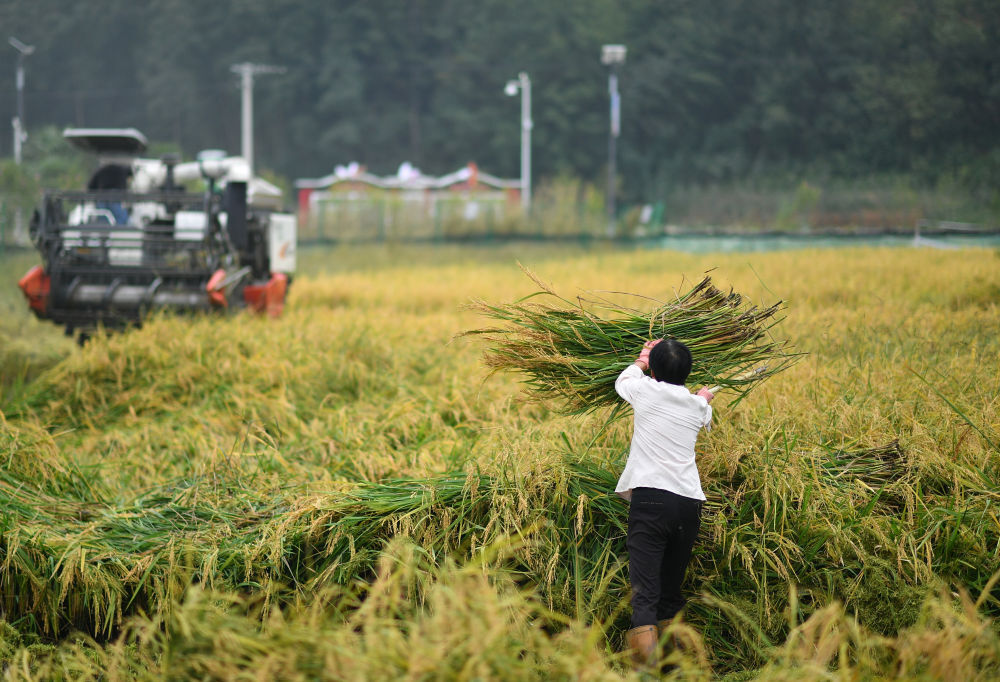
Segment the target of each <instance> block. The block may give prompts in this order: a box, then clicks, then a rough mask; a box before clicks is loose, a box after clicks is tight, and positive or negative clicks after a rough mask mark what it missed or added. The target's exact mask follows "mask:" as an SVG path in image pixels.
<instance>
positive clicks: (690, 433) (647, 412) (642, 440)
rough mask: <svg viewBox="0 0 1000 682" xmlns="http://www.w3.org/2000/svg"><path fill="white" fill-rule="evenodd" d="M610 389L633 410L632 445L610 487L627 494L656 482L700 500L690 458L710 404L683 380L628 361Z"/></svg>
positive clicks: (707, 423) (707, 425)
mask: <svg viewBox="0 0 1000 682" xmlns="http://www.w3.org/2000/svg"><path fill="white" fill-rule="evenodd" d="M615 390H616V391H617V392H618V395H620V396H621V397H622V398H624V399H625V400H626V401H627V402H628V403H629V404H630V405H631V406H632V411H633V412H634V414H635V426H634V427H633V431H632V447H631V449H630V450H629V453H628V461H626V462H625V470H624V471H623V472H622V475H621V478H619V479H618V485H617V487H615V492H616V493H618V494H619V495H621V496H622V497H624V498H625V499H626V500H629V499H631V497H632V488H658V489H661V490H669V491H670V492H672V493H676V494H678V495H683V496H684V497H690V498H693V499H696V500H704V499H705V493H704V492H702V490H701V478H700V477H699V476H698V466H697V464H695V459H694V444H695V441H696V440H697V439H698V432H699V431H701V429H702V428H703V427H704V428H711V426H712V407H711V406H710V405H709V404H708V401H707V400H705V399H704V398H702V397H701V396H700V395H695V394H693V393H691V392H690V391H689V390H687V389H686V388H685V387H683V386H678V385H676V384H668V383H666V382H665V381H657V380H656V379H653V378H652V377H648V376H646V375H645V374H644V373H643V371H642V370H641V369H639V366H638V365H630V366H629V367H628V368H626V369H625V370H624V371H623V372H622V373H621V374H619V375H618V379H617V380H615Z"/></svg>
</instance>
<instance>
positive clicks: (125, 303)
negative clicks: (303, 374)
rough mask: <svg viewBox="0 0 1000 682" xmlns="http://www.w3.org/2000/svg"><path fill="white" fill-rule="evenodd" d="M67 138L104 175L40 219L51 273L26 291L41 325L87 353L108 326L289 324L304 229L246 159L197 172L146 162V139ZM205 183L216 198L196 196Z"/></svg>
mask: <svg viewBox="0 0 1000 682" xmlns="http://www.w3.org/2000/svg"><path fill="white" fill-rule="evenodd" d="M63 135H64V137H65V138H66V139H67V140H69V141H70V142H71V143H73V144H74V145H75V146H76V147H77V148H79V149H82V150H84V151H88V152H92V153H95V154H96V155H97V157H98V164H99V165H98V169H97V171H96V172H95V173H94V174H93V176H92V177H91V179H90V182H89V183H88V189H87V190H86V191H83V192H64V191H47V192H45V194H44V197H43V201H42V205H41V206H40V208H39V209H38V210H37V211H36V212H35V215H34V217H33V218H32V223H31V237H32V241H33V242H34V244H35V246H36V248H37V249H38V250H39V252H40V253H41V256H42V263H43V265H36V266H34V267H33V268H31V270H29V271H28V273H27V274H26V275H25V276H24V277H22V278H21V280H20V283H19V284H20V287H21V290H22V291H23V292H24V295H25V296H26V297H27V299H28V305H29V306H30V307H31V309H32V310H33V311H34V313H35V315H37V316H38V317H39V318H41V319H47V320H51V321H52V322H54V323H55V324H59V325H65V327H66V334H67V335H70V336H73V335H79V336H78V338H79V339H80V341H81V343H82V342H83V341H85V340H86V339H87V338H88V337H89V335H90V333H91V332H93V331H94V330H95V329H97V328H98V327H99V326H102V327H105V328H107V329H121V328H123V327H126V326H129V325H139V324H141V322H142V319H143V317H144V316H145V315H146V314H147V313H148V312H149V311H151V310H157V309H168V310H175V311H213V310H215V311H222V310H227V309H232V308H240V307H246V308H249V309H251V310H254V311H257V312H261V313H267V314H268V315H271V316H275V317H276V316H278V315H280V314H281V310H282V308H283V307H284V301H285V293H286V291H287V287H288V285H289V282H290V278H291V275H292V273H293V272H294V270H295V239H296V237H295V230H296V227H295V218H294V216H292V215H291V214H287V213H281V212H279V211H280V208H281V205H280V204H281V191H280V190H279V189H278V188H276V187H274V186H273V185H271V184H270V183H267V182H265V181H263V180H261V179H259V178H253V177H251V175H250V169H249V167H248V165H247V163H246V161H245V160H244V159H242V158H240V157H226V156H225V154H224V153H223V152H221V151H218V150H208V151H206V152H202V153H201V154H199V155H198V161H194V162H189V163H179V159H177V158H176V157H171V156H165V157H163V158H162V159H144V158H140V157H139V155H140V154H141V153H142V152H143V151H144V150H145V149H146V139H145V137H144V136H143V135H142V133H140V132H139V131H138V130H135V129H134V128H127V129H104V128H99V129H98V128H91V129H79V128H78V129H73V128H70V129H67V130H66V131H64V133H63ZM193 181H203V183H204V185H205V191H204V192H189V191H187V190H186V189H185V188H184V184H185V183H188V184H190V183H192V182H193Z"/></svg>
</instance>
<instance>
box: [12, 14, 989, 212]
mask: <svg viewBox="0 0 1000 682" xmlns="http://www.w3.org/2000/svg"><path fill="white" fill-rule="evenodd" d="M0 23H2V24H3V25H4V26H6V27H8V30H9V32H10V33H11V34H14V35H17V36H20V37H21V38H22V39H23V40H26V41H27V42H30V43H32V44H34V45H35V46H36V51H35V53H34V54H33V55H32V56H31V57H30V58H28V59H27V60H26V68H27V70H28V80H27V92H26V118H27V121H28V125H29V132H30V133H31V134H32V138H34V137H35V136H36V135H37V134H38V131H39V129H40V128H41V127H43V126H45V125H56V126H60V127H61V126H63V125H69V124H73V125H87V126H125V125H131V126H136V127H138V128H140V129H142V130H143V131H144V132H145V133H146V134H147V136H149V138H150V139H157V140H170V141H176V143H177V144H179V145H180V146H181V148H182V149H184V151H185V153H186V155H187V156H188V157H192V156H193V155H194V154H195V153H196V152H197V151H198V150H199V149H202V148H207V147H214V148H225V149H228V150H230V151H235V150H236V149H238V148H239V124H238V121H239V97H238V93H237V92H236V89H235V88H234V84H235V76H234V75H233V74H232V73H230V70H229V69H230V66H231V65H232V64H234V63H237V62H242V61H247V60H250V61H255V62H262V63H272V64H278V65H282V66H285V67H287V71H286V72H285V73H283V74H280V75H266V76H261V77H260V78H259V79H258V80H257V84H256V87H255V102H256V109H255V117H256V130H255V136H256V142H257V157H258V159H260V160H261V161H263V165H266V166H267V167H270V168H273V169H274V170H275V172H277V173H278V174H280V175H282V176H285V177H289V178H295V177H315V176H317V175H320V174H325V173H328V172H329V171H330V170H331V168H332V167H333V166H334V165H335V164H337V163H346V162H348V161H351V160H357V161H359V162H361V163H362V164H365V165H367V166H368V167H369V168H370V169H371V170H373V171H375V172H378V173H389V172H392V171H394V170H395V169H396V168H397V167H398V165H399V164H400V163H401V162H402V161H404V160H408V161H411V162H412V163H414V164H416V165H417V166H419V167H420V168H422V169H424V170H426V171H427V172H429V173H434V174H440V173H443V172H448V171H451V170H452V169H454V168H456V167H459V166H461V165H463V164H465V163H466V162H468V161H469V160H475V161H476V162H478V163H479V165H480V167H481V168H483V169H486V170H488V171H490V172H492V173H496V174H498V175H502V176H507V177H510V176H515V175H516V174H517V170H518V136H519V125H518V123H519V107H518V102H517V101H516V99H515V98H506V97H504V95H503V94H502V88H503V85H504V83H505V82H506V81H507V80H508V79H510V78H512V77H515V76H516V74H517V73H518V72H519V71H522V70H524V71H527V72H528V73H529V74H530V75H531V77H532V81H533V83H534V91H533V93H534V106H533V119H534V123H535V127H534V131H533V147H534V177H535V178H536V179H539V180H541V179H544V178H553V177H557V176H560V175H570V176H575V177H579V178H582V179H583V180H584V181H586V182H598V183H600V184H602V185H603V178H604V173H605V169H606V163H607V151H606V150H607V127H608V101H607V90H606V88H607V72H606V69H605V67H603V66H602V65H601V64H600V62H599V54H600V46H601V44H603V43H608V42H621V43H624V44H626V45H627V46H628V48H629V52H628V61H627V63H626V64H625V65H624V67H623V68H622V69H621V74H620V79H621V90H622V98H623V99H622V101H623V104H622V116H623V123H622V137H621V139H620V140H619V156H620V158H619V169H620V175H621V185H622V194H623V199H625V201H626V202H636V203H638V202H643V203H645V202H649V201H663V200H664V199H665V198H666V197H667V195H668V194H670V193H671V192H672V191H673V190H674V188H676V187H678V186H691V185H696V186H701V185H705V184H716V183H723V184H725V183H733V182H746V181H752V180H754V179H758V178H761V177H774V176H781V175H786V176H787V175H792V176H801V175H810V176H820V175H829V176H831V177H833V178H851V177H868V176H870V175H885V174H901V175H910V176H912V177H913V178H914V179H915V180H916V181H917V182H918V183H919V184H920V186H921V187H929V186H933V185H934V184H935V182H936V181H937V180H938V179H939V178H942V177H949V176H954V178H955V179H956V181H957V182H958V183H959V185H960V186H961V187H962V188H963V190H965V191H974V192H976V193H979V194H981V197H980V200H979V201H980V205H981V206H984V205H992V206H994V208H993V215H994V216H995V215H997V210H996V208H995V204H996V202H997V195H996V190H995V188H996V187H997V186H998V185H1000V164H998V162H997V159H998V154H1000V151H998V149H1000V146H998V145H1000V138H998V132H997V126H996V125H995V122H996V120H997V117H998V112H1000V91H998V89H997V88H996V80H997V79H996V74H995V68H994V65H995V62H996V47H995V46H996V45H997V43H998V42H1000V15H998V13H997V12H996V8H995V6H994V3H992V2H991V0H943V1H941V2H934V3H915V2H912V1H911V0H890V1H888V2H881V1H877V0H836V1H834V2H826V3H812V4H803V3H801V2H798V1H797V0H755V1H754V2H743V1H741V0H721V1H719V2H713V3H686V2H680V1H679V0H666V1H661V0H632V1H630V2H627V3H624V4H622V3H610V2H607V0H585V1H578V2H573V3H570V4H568V5H567V4H566V3H554V2H529V1H528V0H513V1H512V0H489V1H487V2H480V3H474V4H469V3H462V2H457V1H455V0H448V1H446V2H427V1H426V0H417V1H414V2H409V3H405V4H400V3H398V2H393V1H392V0H374V1H371V2H361V3H359V2H349V1H347V0H337V1H335V2H328V3H306V4H303V3H301V2H297V1H295V0H280V1H278V2H268V3H265V2H262V1H260V0H254V1H250V2H247V1H240V2H236V1H235V0H222V1H221V2H215V3H212V4H211V5H210V6H206V7H199V10H198V12H190V11H187V10H186V9H185V7H184V6H183V3H180V4H178V3H177V2H173V1H171V0H155V1H154V2H148V3H130V2H126V1H125V0H100V2H98V4H97V5H88V6H83V5H75V6H69V7H67V6H66V4H65V3H64V2H62V0H14V1H13V2H7V3H5V4H4V5H3V7H2V8H0ZM80 36H85V37H86V38H85V39H83V40H81V39H80ZM11 71H12V70H11V69H3V70H0V91H2V92H7V93H12V92H13V91H14V88H13V82H12V78H13V74H12V72H11ZM6 101H7V102H8V103H9V104H8V106H7V111H8V112H9V113H13V112H12V107H13V98H7V100H6ZM0 113H2V111H0ZM8 118H9V116H4V117H3V120H7V119H8ZM8 139H9V138H7V137H4V138H0V144H3V145H7V144H9V143H8V142H7V140H8ZM796 184H798V179H796V180H795V181H794V182H793V183H790V186H795V185H796Z"/></svg>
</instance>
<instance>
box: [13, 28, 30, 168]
mask: <svg viewBox="0 0 1000 682" xmlns="http://www.w3.org/2000/svg"><path fill="white" fill-rule="evenodd" d="M7 42H9V43H10V45H11V47H13V48H14V49H15V50H17V81H16V83H17V115H16V116H14V119H13V120H12V121H11V126H13V128H14V163H16V164H18V165H20V163H21V145H22V144H24V142H25V141H26V140H27V139H28V131H27V129H26V128H25V125H24V58H25V57H28V56H30V55H31V53H32V52H34V51H35V46H34V45H25V44H24V43H22V42H21V41H20V40H18V39H17V38H15V37H14V36H11V37H10V38H9V39H8V41H7Z"/></svg>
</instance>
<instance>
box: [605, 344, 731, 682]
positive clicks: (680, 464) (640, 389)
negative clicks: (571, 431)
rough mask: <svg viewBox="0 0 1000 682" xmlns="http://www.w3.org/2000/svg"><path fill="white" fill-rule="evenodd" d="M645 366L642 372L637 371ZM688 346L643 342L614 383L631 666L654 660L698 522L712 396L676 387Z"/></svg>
mask: <svg viewBox="0 0 1000 682" xmlns="http://www.w3.org/2000/svg"><path fill="white" fill-rule="evenodd" d="M646 369H649V370H650V376H646V375H645V374H644V372H645V371H646ZM690 372H691V351H690V350H688V348H687V346H685V345H684V344H683V343H681V342H680V341H677V340H675V339H666V340H663V339H657V340H655V341H647V342H646V344H645V345H644V346H643V349H642V352H641V353H640V354H639V358H638V359H637V360H636V361H635V363H634V364H632V365H630V366H629V367H627V368H626V369H625V370H624V371H623V372H622V373H621V374H620V375H619V376H618V379H617V380H616V381H615V390H616V391H617V392H618V395H620V396H621V397H622V398H624V399H625V400H626V401H627V402H628V403H629V404H630V405H631V406H632V410H633V413H634V420H635V425H634V427H633V432H632V447H631V449H630V451H629V455H628V461H627V462H626V463H625V470H624V471H623V472H622V475H621V478H620V479H619V480H618V486H617V487H616V488H615V492H617V493H618V494H619V495H621V496H622V497H623V498H625V500H627V501H628V502H629V512H628V537H627V546H628V563H629V582H630V583H631V584H632V628H631V629H630V630H629V631H628V632H626V633H625V638H626V642H627V644H628V648H629V650H630V653H631V657H632V662H633V665H635V666H636V667H637V668H644V667H649V666H651V665H653V664H654V663H655V661H656V660H657V658H658V656H657V641H658V640H659V636H660V635H662V633H663V631H664V630H665V629H666V627H667V625H669V623H670V621H671V619H672V618H673V617H674V616H675V615H676V614H677V612H678V611H680V610H681V608H683V606H684V597H683V596H681V582H682V581H683V580H684V571H685V570H686V569H687V565H688V561H689V560H690V558H691V548H692V546H693V545H694V541H695V538H696V537H697V536H698V528H699V526H700V524H701V505H702V502H703V501H704V499H705V494H704V493H703V492H702V490H701V480H700V478H699V477H698V467H697V465H696V464H695V453H694V444H695V441H696V440H697V438H698V432H699V431H700V430H701V429H702V428H703V427H704V428H706V429H709V428H711V425H712V408H711V407H710V406H709V403H710V402H711V400H712V398H713V397H714V396H713V395H712V393H711V392H710V391H709V390H708V389H705V388H702V389H700V390H699V391H698V392H697V393H694V394H692V393H691V392H690V391H688V389H687V388H685V387H684V382H685V381H686V380H687V377H688V374H689V373H690Z"/></svg>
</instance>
